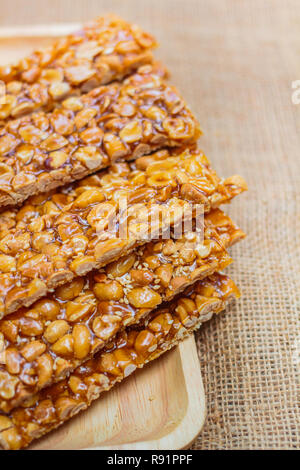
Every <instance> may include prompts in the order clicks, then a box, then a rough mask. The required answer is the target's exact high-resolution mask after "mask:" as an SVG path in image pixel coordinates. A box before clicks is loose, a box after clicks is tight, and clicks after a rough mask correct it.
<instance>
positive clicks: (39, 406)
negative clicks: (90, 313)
mask: <svg viewBox="0 0 300 470" xmlns="http://www.w3.org/2000/svg"><path fill="white" fill-rule="evenodd" d="M238 296H239V292H238V289H237V287H236V286H235V284H234V283H233V281H232V280H231V279H230V278H229V277H228V276H224V275H221V274H219V273H215V274H214V275H212V276H211V277H208V278H205V279H204V280H202V281H198V282H197V283H196V284H194V285H193V286H192V287H190V288H189V289H187V290H186V291H185V292H184V294H183V296H179V297H177V298H175V299H173V300H172V301H171V302H170V303H167V304H165V305H163V306H162V307H160V308H158V309H157V310H155V311H154V312H152V313H151V314H150V315H149V316H148V317H147V318H146V319H145V320H144V322H143V323H142V324H141V325H136V326H134V327H131V328H128V329H127V330H124V331H122V332H120V333H118V335H117V336H116V338H115V339H114V341H113V342H111V343H110V345H109V347H108V348H107V349H104V350H103V351H100V352H99V353H98V354H97V355H96V356H95V358H94V359H91V360H89V361H88V362H86V363H85V364H84V365H82V366H79V367H78V368H77V369H76V370H75V371H74V372H73V373H72V375H71V376H70V377H69V378H67V379H65V380H63V381H61V382H59V383H57V384H55V385H52V386H51V387H48V388H46V389H44V390H42V391H41V392H39V393H38V394H36V395H35V396H34V397H33V398H32V399H31V400H30V401H28V402H27V403H24V404H23V406H22V407H19V408H16V409H15V410H13V411H12V412H11V413H10V414H9V415H7V416H4V415H0V445H1V446H2V447H3V448H4V449H13V450H15V449H20V448H22V447H26V446H28V445H29V444H30V442H32V441H33V440H34V439H37V438H39V437H41V436H42V435H44V434H46V433H48V432H49V431H51V430H52V429H55V428H57V427H58V426H60V425H62V424H63V423H64V422H66V421H67V420H69V419H70V418H71V417H73V416H74V415H76V414H77V413H79V412H80V411H82V410H84V409H86V408H87V407H88V406H90V404H91V403H92V401H94V400H96V399H97V398H98V397H99V396H100V394H101V393H102V392H103V391H107V390H109V389H111V388H112V387H113V386H114V385H115V384H116V383H117V382H120V381H122V380H123V379H124V378H126V377H127V376H129V375H130V374H132V373H133V372H134V371H135V370H136V369H137V368H142V367H143V366H144V365H145V364H147V363H148V362H150V361H152V360H154V359H156V358H157V357H159V356H160V355H161V354H163V353H164V352H165V351H167V350H168V349H170V348H171V347H173V346H175V345H176V344H178V342H179V341H180V340H182V339H183V338H185V337H186V336H187V335H188V334H190V333H191V332H192V331H194V330H196V329H197V328H199V327H200V325H201V323H203V322H204V321H207V320H209V319H210V318H211V316H212V314H213V313H217V312H220V311H221V310H222V309H223V308H224V307H225V305H226V303H227V302H228V301H229V299H230V298H232V297H238Z"/></svg>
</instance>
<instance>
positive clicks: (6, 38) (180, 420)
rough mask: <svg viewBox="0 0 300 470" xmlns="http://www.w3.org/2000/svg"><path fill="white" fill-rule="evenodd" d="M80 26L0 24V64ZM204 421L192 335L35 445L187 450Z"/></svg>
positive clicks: (60, 447) (36, 446)
mask: <svg viewBox="0 0 300 470" xmlns="http://www.w3.org/2000/svg"><path fill="white" fill-rule="evenodd" d="M76 29H78V25H76V24H60V25H45V26H43V25H39V26H34V27H18V28H0V64H6V63H9V62H13V61H15V60H17V59H19V58H21V57H24V56H25V55H26V54H28V52H30V51H31V50H32V49H34V48H37V47H39V48H40V47H43V46H47V45H48V44H49V43H50V42H51V40H53V37H56V36H60V35H63V34H66V33H68V32H70V31H75V30H76ZM204 420H205V395H204V390H203V383H202V379H201V373H200V366H199V360H198V357H197V350H196V345H195V340H194V337H190V338H188V339H187V340H185V341H184V342H183V343H181V344H180V345H179V346H178V347H177V348H175V349H173V350H172V351H169V352H168V353H166V354H164V355H163V356H162V357H161V358H160V359H159V360H157V361H154V362H153V363H151V364H149V365H148V366H147V367H145V369H142V370H140V371H138V372H136V373H135V374H133V376H132V377H129V378H128V379H126V380H125V381H124V382H123V383H121V384H120V385H119V386H116V387H115V388H114V389H112V390H111V391H110V392H109V393H104V394H103V395H102V397H101V398H100V399H99V400H97V401H96V402H95V403H94V404H93V406H91V407H90V408H89V410H87V411H86V412H84V413H81V414H79V415H78V416H77V417H75V418H74V419H72V420H71V421H69V422H68V423H67V424H65V425H64V426H62V427H61V428H59V429H58V430H56V431H54V432H52V433H50V434H49V435H48V436H45V437H44V438H43V439H41V440H39V441H38V442H37V443H36V444H34V445H32V446H31V449H39V450H41V449H48V450H49V449H74V450H75V449H107V450H109V449H122V450H125V449H126V450H133V449H154V450H156V449H183V448H187V447H189V446H190V444H191V443H192V442H193V440H194V439H196V437H197V435H198V434H199V432H200V431H201V429H202V426H203V424H204Z"/></svg>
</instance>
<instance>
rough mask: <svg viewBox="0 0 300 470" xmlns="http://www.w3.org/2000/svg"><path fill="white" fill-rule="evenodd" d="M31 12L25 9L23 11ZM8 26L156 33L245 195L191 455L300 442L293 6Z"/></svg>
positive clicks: (10, 19) (219, 0)
mask: <svg viewBox="0 0 300 470" xmlns="http://www.w3.org/2000/svg"><path fill="white" fill-rule="evenodd" d="M25 5H26V6H25ZM0 7H1V18H0V23H2V25H3V26H11V25H16V24H19V25H24V24H25V25H26V24H42V23H47V22H66V21H83V20H86V19H90V18H92V17H93V16H96V15H101V14H103V13H105V12H107V11H113V12H115V13H117V14H120V15H121V16H124V17H125V18H127V19H128V20H132V21H136V22H137V23H139V24H140V25H142V26H143V27H144V28H146V29H148V30H149V31H151V32H152V33H153V34H154V35H156V36H157V38H158V40H159V42H160V44H161V47H160V49H159V50H158V52H157V55H158V56H159V57H160V58H161V59H163V60H164V62H165V63H166V64H167V65H168V67H169V69H170V70H171V72H172V81H173V83H175V84H176V85H177V86H178V87H179V88H180V90H181V92H182V93H183V95H184V96H185V98H186V99H187V101H188V102H189V103H190V105H191V107H192V109H193V111H194V112H195V114H196V115H197V117H198V118H199V121H200V123H201V125H202V128H203V130H204V136H203V138H202V139H201V145H202V147H203V149H204V150H205V152H206V153H207V155H208V156H209V158H210V159H211V161H212V162H213V165H214V166H215V168H216V169H217V170H218V172H219V173H221V174H223V175H224V176H228V175H230V174H232V173H241V174H242V175H243V176H244V177H245V178H246V179H247V181H248V184H249V188H250V189H249V192H248V194H247V196H242V197H241V198H238V200H236V201H234V203H233V204H232V205H231V206H230V214H231V215H232V216H233V217H234V218H235V220H236V221H237V222H238V223H239V224H240V225H241V226H242V228H243V229H244V230H245V231H246V232H248V240H247V241H246V242H244V243H243V244H240V245H237V246H236V247H235V248H234V249H233V250H232V253H233V256H234V258H235V259H236V262H235V263H234V265H233V267H232V268H230V273H231V274H232V276H233V277H234V279H235V280H236V281H237V282H238V283H239V285H240V286H241V288H242V293H243V296H242V299H241V300H240V301H239V303H238V304H237V306H236V308H234V309H233V310H232V311H231V312H230V313H229V314H228V315H226V316H221V317H219V318H218V319H216V320H213V321H212V322H210V324H209V325H207V326H206V327H205V328H204V330H203V331H202V332H200V333H199V335H198V336H197V338H198V350H199V357H200V363H201V367H202V372H203V378H204V381H205V388H206V394H207V402H208V419H207V422H206V425H205V427H204V430H203V432H202V433H201V435H200V436H199V438H198V440H197V442H196V443H195V445H194V448H197V449H217V448H226V449H241V448H258V449H263V448H273V449H274V448H296V447H299V446H300V442H299V434H300V433H299V411H298V409H297V407H296V403H297V390H298V382H297V374H298V364H299V347H300V346H299V291H300V286H299V264H300V251H299V235H300V218H299V199H300V198H299V188H300V163H299V160H300V156H299V149H300V133H299V129H300V105H295V104H293V103H292V100H291V95H292V91H293V90H292V87H291V85H292V82H293V81H295V80H299V79H300V61H299V55H300V39H299V31H300V2H299V0H284V1H282V0H272V1H271V0H251V1H249V0H152V1H147V0H127V1H123V0H110V2H107V1H104V0H82V1H81V0H72V1H71V0H52V1H51V2H49V1H46V0H40V1H39V2H37V1H33V0H27V1H26V2H23V1H21V0H10V1H9V2H7V1H6V0H1V1H0Z"/></svg>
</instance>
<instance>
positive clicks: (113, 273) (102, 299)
mask: <svg viewBox="0 0 300 470" xmlns="http://www.w3.org/2000/svg"><path fill="white" fill-rule="evenodd" d="M60 220H62V216H60ZM203 236H204V241H202V239H201V240H200V241H198V238H199V237H198V236H197V235H196V234H193V233H188V234H187V235H186V236H184V237H182V238H180V239H169V240H164V239H162V240H160V241H154V242H151V243H148V244H146V245H144V246H143V247H139V248H138V249H137V250H135V251H134V252H133V253H132V254H130V255H125V256H124V257H122V258H120V259H118V260H117V261H115V262H112V263H111V264H109V265H106V266H105V267H104V268H103V269H101V270H100V271H94V272H92V273H90V274H89V275H88V276H86V277H85V278H78V277H77V278H75V279H73V280H72V281H71V282H69V283H68V284H65V285H63V286H60V287H58V288H57V290H56V291H55V293H54V294H52V295H51V296H49V297H48V298H46V299H43V300H39V301H37V302H36V303H35V304H34V305H33V306H32V307H30V308H27V309H22V310H20V311H19V312H17V313H16V314H14V315H13V316H11V317H8V318H9V319H7V320H3V321H1V322H0V340H1V341H0V343H1V344H2V348H3V349H4V351H6V352H7V351H8V357H9V361H6V362H7V363H6V365H4V364H3V365H2V366H1V365H0V370H1V367H2V369H3V371H4V372H5V371H6V372H7V373H8V374H10V379H9V381H10V380H12V386H13V384H14V387H15V388H16V384H15V377H16V375H15V374H18V377H17V381H18V392H17V393H12V392H10V394H9V397H10V398H9V399H5V400H4V401H3V409H4V408H5V409H6V410H8V409H9V408H10V407H12V406H16V404H18V403H19V401H18V400H21V399H24V398H25V397H30V396H33V395H34V394H35V393H36V392H38V390H39V389H40V388H42V387H44V386H46V385H49V384H51V383H53V382H55V381H57V380H61V379H62V378H64V377H65V375H66V373H69V372H71V371H72V370H74V369H75V368H76V367H77V366H78V365H80V363H82V362H84V361H85V360H87V359H88V358H89V357H92V356H93V355H94V354H95V353H96V352H97V351H99V350H100V349H102V348H103V347H105V345H106V344H107V343H108V342H110V341H112V340H113V338H114V336H115V335H116V334H118V333H119V332H120V331H122V330H123V329H124V328H125V327H127V326H129V325H134V324H135V323H137V322H138V321H139V320H140V319H141V318H143V317H144V316H145V315H146V314H148V313H149V312H150V311H151V310H153V308H155V307H156V306H157V305H158V304H160V303H161V302H162V301H165V300H169V299H171V298H173V297H174V296H175V295H176V294H177V293H178V292H180V291H181V290H182V289H183V288H184V287H186V286H188V285H189V284H191V283H192V282H194V281H195V280H196V279H201V278H203V277H204V276H206V275H207V274H210V273H211V272H213V271H215V270H216V269H222V268H223V267H225V266H226V265H227V264H228V263H229V262H230V258H229V256H228V254H227V252H226V250H225V249H224V246H229V245H230V244H232V243H233V242H235V241H237V240H238V238H241V237H242V236H243V234H242V232H241V231H240V230H239V229H238V228H237V227H236V226H235V225H234V224H233V222H232V221H231V220H230V218H229V217H227V216H226V215H225V214H224V213H223V212H221V211H220V210H217V209H215V210H213V211H211V212H210V213H209V214H207V215H205V218H204V234H203ZM211 241H213V243H212V244H211V245H210V251H209V255H208V256H207V257H206V258H202V257H200V256H198V248H199V245H200V246H202V245H203V243H204V244H208V243H210V242H211ZM223 245H224V246H223ZM187 253H189V256H187ZM190 253H195V254H194V256H191V255H190ZM25 258H26V257H25ZM206 289H208V287H207V288H206ZM207 293H208V294H209V295H211V294H212V291H208V290H207V291H206V292H203V295H205V294H207ZM201 295H202V293H201ZM197 302H198V303H199V300H197V298H196V303H197ZM200 302H202V300H201V299H200ZM198 303H197V305H198ZM186 305H188V302H185V303H184V304H183V303H182V302H181V303H180V304H179V306H178V309H177V314H178V316H179V318H180V321H182V323H184V324H186V325H189V324H190V322H191V320H190V318H189V317H188V318H187V320H186V317H187V314H186V313H185V308H186ZM193 305H194V304H193ZM162 318H165V319H166V318H168V317H166V316H165V315H164V316H163V317H162ZM185 322H187V323H185ZM162 325H163V328H162ZM168 325H169V323H168V321H165V320H164V321H162V322H161V323H158V322H152V323H151V331H152V333H155V332H159V331H160V332H162V331H167V329H168V328H169V326H168ZM1 335H2V336H1ZM1 344H0V346H1ZM145 344H146V345H147V344H148V343H147V341H146V342H145ZM155 344H156V343H155V341H154V342H153V344H152V342H150V343H149V347H150V348H152V347H153V348H155ZM44 348H46V349H44ZM143 348H144V349H143ZM145 348H146V349H145ZM142 349H143V350H145V351H146V350H147V347H146V346H145V345H144V343H143V342H142V343H141V351H142ZM28 370H31V372H32V375H31V376H30V375H28V373H27V371H28ZM114 370H115V369H114ZM117 370H119V369H117ZM117 370H115V373H116V374H117ZM7 377H9V375H8V376H7ZM21 379H22V380H24V384H26V390H25V388H24V385H23V383H22V380H21ZM7 380H8V379H7ZM15 388H13V390H15ZM0 408H2V404H0Z"/></svg>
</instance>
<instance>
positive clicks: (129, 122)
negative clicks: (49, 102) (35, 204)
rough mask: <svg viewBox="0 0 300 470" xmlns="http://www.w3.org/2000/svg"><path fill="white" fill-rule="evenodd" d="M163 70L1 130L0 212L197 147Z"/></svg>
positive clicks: (191, 123)
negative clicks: (121, 163)
mask: <svg viewBox="0 0 300 470" xmlns="http://www.w3.org/2000/svg"><path fill="white" fill-rule="evenodd" d="M163 74H164V70H163V69H162V67H161V66H160V65H158V64H155V65H153V66H151V65H149V66H144V67H141V68H140V69H139V70H138V72H137V73H136V74H134V75H131V76H130V77H129V78H127V79H126V80H125V81H124V82H122V83H113V84H111V85H107V86H103V87H100V88H96V89H94V90H92V91H91V92H89V93H87V94H86V95H81V96H79V97H73V96H72V97H69V98H67V99H65V100H63V101H62V103H61V105H60V107H59V108H56V109H55V110H54V111H52V112H50V113H45V112H37V113H33V114H32V115H29V116H25V117H23V118H20V119H16V120H13V121H9V122H8V123H7V124H6V125H5V126H4V127H3V128H1V129H0V207H1V206H7V205H16V204H20V203H21V202H23V201H24V200H26V199H27V198H28V197H29V196H31V195H33V194H40V193H45V192H47V191H49V190H52V189H55V188H57V187H59V186H62V185H64V184H66V183H70V182H72V181H75V180H78V179H81V178H83V177H85V176H87V175H89V174H91V173H94V172H95V171H97V170H99V169H102V168H106V167H107V166H109V165H110V164H112V163H114V162H115V161H116V160H118V159H120V158H122V159H123V160H134V159H135V158H137V157H139V156H142V155H146V154H149V153H150V152H153V151H154V150H157V149H159V148H162V147H166V146H169V147H173V146H175V147H176V146H177V147H178V146H181V145H183V144H188V143H193V142H195V141H196V140H197V138H198V137H199V134H200V131H199V127H198V123H197V121H196V119H195V118H194V116H193V115H192V113H191V112H190V110H189V109H188V108H187V106H186V105H185V103H184V101H183V100H182V98H181V97H180V95H179V94H178V92H177V90H176V89H175V88H174V87H172V86H170V85H168V84H166V82H165V81H164V79H163Z"/></svg>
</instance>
